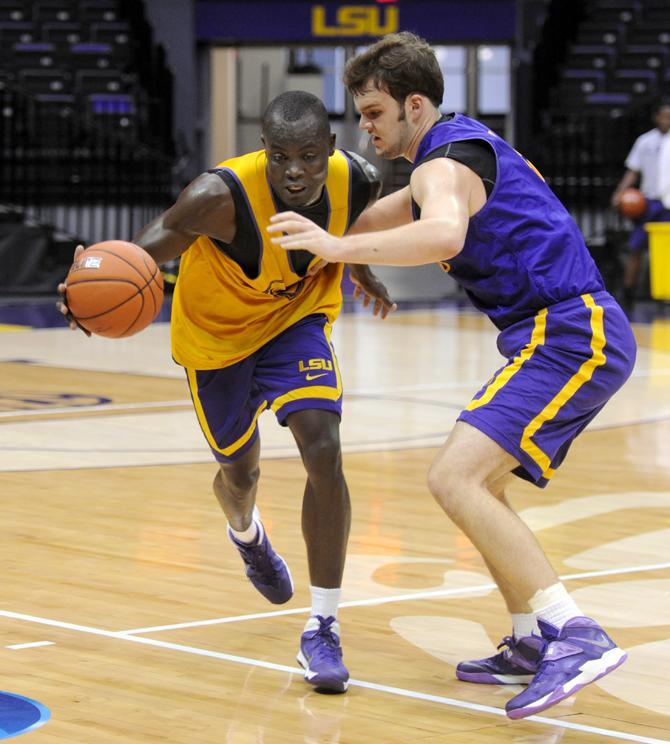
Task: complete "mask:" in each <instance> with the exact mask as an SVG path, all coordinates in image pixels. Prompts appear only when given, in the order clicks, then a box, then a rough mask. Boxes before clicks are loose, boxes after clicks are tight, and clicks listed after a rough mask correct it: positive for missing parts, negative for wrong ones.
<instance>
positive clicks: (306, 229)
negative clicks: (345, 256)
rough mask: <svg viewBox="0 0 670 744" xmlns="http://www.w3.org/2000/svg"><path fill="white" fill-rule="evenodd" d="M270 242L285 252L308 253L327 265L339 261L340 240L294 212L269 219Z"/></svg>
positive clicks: (281, 213)
mask: <svg viewBox="0 0 670 744" xmlns="http://www.w3.org/2000/svg"><path fill="white" fill-rule="evenodd" d="M270 222H271V224H270V226H269V227H268V229H267V230H268V232H269V233H270V234H271V235H274V236H275V237H273V238H272V242H273V243H274V244H275V245H278V246H279V247H280V248H283V249H284V250H286V251H309V252H310V253H314V255H316V256H318V257H319V258H322V259H323V260H324V261H328V262H329V263H333V262H337V261H341V260H342V258H341V257H340V247H339V245H340V238H336V237H335V236H334V235H331V234H330V233H328V232H326V231H325V230H322V229H321V228H320V227H319V226H318V225H317V224H315V223H314V222H312V220H310V219H307V217H303V216H302V215H300V214H297V213H296V212H280V213H279V214H275V215H273V216H272V217H271V218H270Z"/></svg>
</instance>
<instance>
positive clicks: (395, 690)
mask: <svg viewBox="0 0 670 744" xmlns="http://www.w3.org/2000/svg"><path fill="white" fill-rule="evenodd" d="M0 616H2V617H7V618H11V619H13V620H24V621H26V622H31V623H38V624H40V625H49V626H51V627H54V628H62V629H64V630H73V631H77V632H79V633H88V634H90V635H97V636H103V637H105V638H114V639H117V640H122V641H127V642H130V643H140V644H142V645H145V646H154V647H155V648H162V649H166V650H169V651H178V652H181V653H187V654H194V655H196V656H206V657H209V658H212V659H219V660H220V661H230V662H232V663H234V664H242V665H244V666H252V667H260V668H262V669H270V670H272V671H277V672H284V673H287V674H299V675H300V676H301V677H302V675H303V670H302V669H298V668H296V667H289V666H285V665H284V664H274V663H272V662H269V661H259V660H258V659H250V658H247V657H244V656H235V655H234V654H224V653H220V652H218V651H209V650H207V649H204V648H197V647H196V646H185V645H183V644H179V643H169V642H167V641H158V640H155V639H153V638H144V637H139V636H131V635H127V634H125V633H117V632H114V631H111V630H102V629H101V628H93V627H90V626H88V625H78V624H75V623H65V622H61V621H60V620H49V619H48V618H43V617H36V616H34V615H24V614H22V613H19V612H9V611H6V610H0ZM349 684H350V685H351V686H354V687H361V688H363V689H368V690H373V691H375V692H383V693H386V694H388V695H396V696H398V697H405V698H412V699H414V700H421V701H424V702H428V703H437V704H439V705H445V706H448V707H452V708H462V709H465V710H473V711H477V712H479V713H488V714H490V715H495V716H501V717H504V718H506V714H505V711H504V710H503V709H502V708H494V707H491V706H488V705H479V704H478V703H469V702H467V701H464V700H455V699H453V698H448V697H443V696H441V695H428V694H426V693H422V692H416V691H414V690H405V689H403V688H400V687H390V686H388V685H379V684H376V683H374V682H365V681H362V680H355V679H352V680H349ZM524 721H531V722H534V723H541V724H546V725H548V726H553V727H555V728H563V729H571V730H573V731H581V732H583V733H588V734H597V735H599V736H605V737H609V738H611V739H619V740H621V741H634V742H640V744H668V740H667V739H665V740H664V739H651V738H649V737H646V736H637V735H636V734H628V733H625V732H624V731H615V730H611V729H603V728H597V727H595V726H586V725H582V724H579V723H572V722H570V721H564V720H562V719H554V718H546V717H544V716H529V717H528V718H526V719H524ZM519 723H520V722H519ZM517 725H518V724H517Z"/></svg>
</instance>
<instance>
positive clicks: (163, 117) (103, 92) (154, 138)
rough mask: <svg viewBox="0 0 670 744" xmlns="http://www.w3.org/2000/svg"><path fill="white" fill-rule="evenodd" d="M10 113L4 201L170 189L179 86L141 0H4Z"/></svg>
mask: <svg viewBox="0 0 670 744" xmlns="http://www.w3.org/2000/svg"><path fill="white" fill-rule="evenodd" d="M0 110H1V111H2V116H1V117H0V147H1V148H2V164H1V165H0V168H1V170H2V182H1V185H0V201H4V202H11V203H13V204H18V205H22V204H27V203H28V202H27V201H26V200H31V202H30V203H31V204H34V203H35V200H37V202H38V203H55V202H64V201H71V200H73V199H75V200H77V199H78V200H80V201H81V200H103V199H104V200H109V199H112V200H116V201H119V200H121V201H123V200H128V199H129V198H132V199H133V200H134V199H136V198H138V196H139V197H140V198H144V197H143V196H142V195H144V194H145V193H146V191H145V190H146V189H148V190H149V192H150V195H149V196H147V197H146V198H154V197H155V193H156V191H157V190H158V191H159V192H160V191H161V190H163V191H165V189H166V188H167V189H168V190H169V180H170V173H169V170H170V159H171V158H172V156H173V135H172V79H171V73H170V72H169V70H168V69H167V67H166V65H165V58H164V54H163V51H162V49H161V48H160V47H157V46H156V45H155V44H154V43H153V40H152V32H151V29H150V27H149V25H148V23H147V20H146V18H145V15H144V6H143V3H142V2H141V0H0ZM150 162H154V163H155V167H148V164H149V163H150ZM158 164H160V165H158Z"/></svg>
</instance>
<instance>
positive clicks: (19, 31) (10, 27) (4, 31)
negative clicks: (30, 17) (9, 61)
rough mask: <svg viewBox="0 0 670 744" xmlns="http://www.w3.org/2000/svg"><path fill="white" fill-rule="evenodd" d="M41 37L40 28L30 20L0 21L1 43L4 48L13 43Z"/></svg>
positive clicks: (28, 41)
mask: <svg viewBox="0 0 670 744" xmlns="http://www.w3.org/2000/svg"><path fill="white" fill-rule="evenodd" d="M38 37H39V31H38V29H37V28H36V27H35V26H34V25H33V24H32V23H30V22H25V21H14V22H9V23H7V22H2V23H0V45H1V46H2V47H4V48H7V47H9V46H10V45H12V44H19V43H23V44H27V43H30V42H32V41H36V40H37V39H38Z"/></svg>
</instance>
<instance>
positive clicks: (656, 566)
mask: <svg viewBox="0 0 670 744" xmlns="http://www.w3.org/2000/svg"><path fill="white" fill-rule="evenodd" d="M664 568H670V563H650V564H647V565H645V566H627V567H625V568H607V569H603V570H602V571H587V572H584V573H576V574H564V575H563V576H559V577H558V578H559V579H561V580H562V581H570V580H576V579H592V578H596V577H598V576H617V575H618V574H628V573H641V572H644V571H659V570H661V569H664ZM489 589H497V585H496V584H493V583H490V584H478V585H477V586H466V587H460V588H458V589H434V590H432V591H426V592H414V593H410V594H394V595H393V596H391V597H376V598H373V599H352V600H350V601H349V602H340V604H339V607H369V606H371V605H381V604H390V603H391V602H406V601H411V600H414V599H434V598H439V597H454V596H459V595H462V594H474V593H476V592H480V591H486V590H489ZM311 609H312V608H311V607H293V608H291V609H290V610H274V611H273V612H257V613H255V614H253V615H233V616H229V617H217V618H212V619H211V620H194V621H193V622H188V623H174V624H172V625H155V626H153V627H147V628H131V629H129V630H122V631H119V633H120V634H122V635H131V634H138V633H157V632H159V631H162V630H181V629H182V628H199V627H203V626H206V625H224V624H226V623H237V622H243V621H244V620H262V619H263V618H267V617H280V616H283V615H300V614H301V613H305V612H311Z"/></svg>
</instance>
